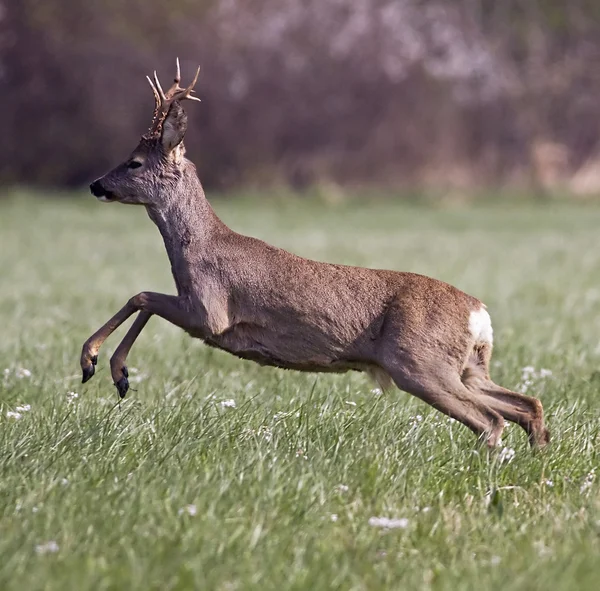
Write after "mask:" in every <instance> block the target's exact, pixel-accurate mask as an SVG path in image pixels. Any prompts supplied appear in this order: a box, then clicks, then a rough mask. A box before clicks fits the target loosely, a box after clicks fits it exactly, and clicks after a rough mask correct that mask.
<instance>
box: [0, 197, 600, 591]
mask: <svg viewBox="0 0 600 591" xmlns="http://www.w3.org/2000/svg"><path fill="white" fill-rule="evenodd" d="M216 209H217V210H218V212H219V213H220V215H221V216H222V217H223V218H224V219H225V221H226V222H228V223H229V224H230V225H231V226H232V227H234V228H235V229H236V230H238V231H242V232H246V233H249V234H252V235H255V236H260V237H261V238H264V239H266V240H268V241H270V242H273V243H275V244H277V245H279V246H282V247H285V248H288V249H290V250H292V251H294V252H296V253H298V254H302V255H305V256H308V257H313V258H317V259H322V260H329V261H336V262H342V263H351V264H358V265H368V266H376V267H387V268H393V269H398V270H410V271H416V272H421V273H425V274H428V275H432V276H435V277H438V278H440V279H443V280H446V281H449V282H451V283H453V284H454V285H456V286H458V287H460V288H462V289H463V290H465V291H467V292H469V293H472V294H473V295H475V296H477V297H480V298H481V299H483V300H484V301H485V302H486V303H487V304H488V308H489V310H490V312H491V314H492V318H493V321H494V327H495V338H496V343H497V346H496V351H495V355H494V360H493V376H494V378H496V380H497V381H499V382H500V383H502V384H504V385H506V386H507V387H512V388H517V387H519V384H521V383H522V380H523V376H522V374H523V368H524V367H526V366H533V367H534V368H535V369H536V372H538V373H536V375H535V376H534V378H533V380H532V383H531V384H530V385H529V386H528V392H529V393H532V394H534V395H536V396H538V397H540V398H541V399H542V401H543V403H544V405H545V408H546V413H547V421H548V424H549V427H550V429H551V431H552V434H553V441H552V444H551V446H550V447H549V448H548V449H547V450H545V451H543V452H541V453H532V452H531V451H530V450H529V449H528V447H527V444H526V441H525V437H524V434H523V433H522V432H521V431H520V430H519V429H518V428H517V427H515V426H510V427H509V428H508V429H507V430H506V434H505V437H504V445H505V446H506V447H507V448H512V449H514V450H515V455H514V458H512V460H508V459H505V461H502V459H503V456H502V455H499V454H492V455H489V456H488V454H487V452H485V451H483V450H481V449H480V448H478V447H477V446H476V441H475V439H474V437H473V436H472V435H471V434H470V432H468V431H467V430H466V429H465V428H464V427H462V426H461V425H459V424H457V423H455V422H452V421H450V420H449V419H446V418H445V417H443V416H442V415H440V414H438V413H436V412H435V411H433V410H431V409H430V408H429V407H427V406H425V405H424V404H422V403H420V402H418V401H416V400H415V399H413V398H411V397H409V396H408V395H407V394H404V393H401V392H397V391H394V392H392V393H390V394H388V395H385V396H378V395H377V394H375V393H373V392H372V388H373V386H372V384H370V383H369V382H368V380H367V379H366V378H365V377H364V376H362V375H360V374H346V375H341V376H327V375H320V376H316V375H311V374H299V373H292V372H284V371H280V370H275V369H269V368H261V367H259V366H257V365H254V364H252V363H250V362H244V361H240V360H237V359H235V358H234V357H231V356H228V355H227V354H225V353H221V352H218V351H214V350H209V349H208V348H207V347H205V346H204V345H203V344H202V343H200V342H199V341H193V340H192V339H190V338H189V337H187V336H186V335H185V334H184V333H183V332H181V331H179V330H178V329H176V328H174V327H173V326H170V325H168V324H166V323H165V322H164V321H162V320H160V319H156V318H154V319H152V320H151V321H150V323H149V324H148V326H147V328H146V330H145V331H144V333H143V334H142V335H141V337H140V338H139V340H138V342H137V343H136V345H135V346H134V348H133V350H132V352H131V354H130V357H129V366H130V368H131V371H132V374H135V375H134V382H137V383H132V386H133V387H134V388H137V391H136V392H130V393H129V395H128V397H127V398H126V400H125V401H124V402H123V403H122V404H121V407H120V408H119V407H118V406H117V404H116V393H115V391H114V388H113V386H112V384H111V380H110V372H109V371H108V359H109V357H110V354H111V352H112V351H113V350H114V348H115V347H116V345H117V343H118V341H119V337H121V336H122V335H123V334H124V329H123V330H121V331H119V333H118V334H116V335H114V336H113V337H112V338H111V339H110V340H109V341H108V342H107V344H106V345H105V347H104V349H102V351H101V355H100V360H99V365H98V371H97V375H96V376H95V377H94V379H93V380H92V381H91V382H89V383H88V384H86V385H85V386H82V385H81V383H80V374H79V368H78V358H79V353H80V348H81V345H82V343H83V341H84V340H85V339H86V338H87V337H88V336H89V335H90V334H91V333H92V332H93V331H94V330H95V329H96V328H97V327H98V326H99V325H100V324H102V323H103V322H104V321H105V320H106V319H107V318H108V317H109V316H110V315H112V314H113V313H114V312H115V311H116V310H117V309H118V308H119V307H121V306H122V305H123V304H124V303H125V302H126V300H127V299H128V298H129V297H130V296H132V295H133V294H135V293H137V292H139V291H142V290H156V291H165V292H168V293H172V292H173V290H174V287H173V285H172V279H171V277H170V272H169V266H168V262H167V259H166V255H165V254H164V252H163V245H162V242H161V239H160V236H159V234H158V232H157V231H156V229H155V228H154V226H153V225H152V224H151V222H150V221H149V220H148V218H147V217H146V215H145V212H144V210H143V209H140V208H133V207H129V208H127V207H123V206H118V205H110V206H107V205H101V204H98V203H96V202H95V201H94V200H93V199H92V198H91V197H90V196H89V195H86V194H84V193H82V194H81V195H75V196H73V198H72V199H66V200H62V201H61V200H58V199H52V198H46V199H37V200H36V199H33V198H30V197H27V196H24V195H13V196H12V197H11V198H9V199H5V200H3V201H0V272H1V275H0V327H1V329H0V330H1V338H0V411H1V413H0V462H1V463H0V466H1V475H0V498H1V504H0V556H1V557H2V560H1V562H0V588H1V589H3V590H10V589H19V590H21V589H28V590H35V589H61V590H62V589H77V590H85V589H94V590H102V589H161V590H164V589H192V588H194V589H221V590H224V591H225V590H227V591H234V590H245V589H261V590H263V589H265V590H268V589H311V590H312V589H356V590H358V589H449V590H457V589H477V590H481V589H502V590H516V589H527V590H531V589H540V590H541V589H544V590H548V589H557V590H562V589H564V590H572V589H596V588H597V582H598V578H599V576H600V561H599V559H598V556H599V554H600V491H599V487H598V484H597V481H598V479H599V478H600V470H598V472H599V473H598V475H597V476H596V478H595V479H594V473H593V470H594V469H595V468H596V466H598V463H599V451H600V435H599V433H600V400H599V397H600V395H599V392H598V390H599V387H600V372H599V369H600V368H599V366H600V363H599V361H600V249H599V248H598V245H599V238H598V228H599V227H600V207H597V206H592V205H588V206H581V205H574V204H567V203H554V204H545V205H544V204H537V205H536V204H522V205H519V204H516V203H511V204H510V205H505V206H503V205H502V204H501V203H493V202H490V203H487V204H484V205H478V206H473V207H471V208H469V209H465V208H454V209H452V208H450V209H434V208H432V207H428V208H426V207H418V206H416V205H412V206H411V205H401V204H398V203H394V202H393V201H390V202H377V203H372V204H365V205H356V204H354V205H342V206H339V207H326V206H323V205H319V204H317V203H315V202H303V201H300V200H296V201H290V202H287V203H286V202H282V201H280V200H277V199H271V200H268V201H263V202H260V201H258V200H254V199H226V198H223V199H221V200H219V201H218V202H217V203H216ZM4 368H6V369H7V371H6V372H5V374H6V375H4V376H3V375H2V373H1V372H2V370H4ZM20 368H25V369H27V370H29V371H30V372H31V375H30V376H24V377H18V376H19V375H22V373H23V372H22V371H21V369H20ZM134 368H139V369H138V370H137V372H136V371H135V370H134ZM542 368H546V369H550V370H551V371H552V376H550V377H544V378H542V377H539V370H540V369H542ZM19 372H20V373H19ZM69 392H77V393H78V395H79V396H78V397H77V398H73V399H72V400H71V401H70V400H69V398H70V395H69V394H68V393H69ZM71 396H72V395H71ZM229 399H233V400H234V401H235V404H236V407H235V408H231V407H227V406H223V405H221V402H222V401H225V400H229ZM25 404H29V405H31V410H30V411H20V412H21V415H22V417H21V418H20V419H15V418H11V417H7V412H19V411H17V410H16V408H17V407H18V406H23V405H25ZM504 455H506V454H504ZM190 513H195V514H190ZM372 517H388V518H395V519H406V520H407V521H406V522H405V523H404V525H405V526H406V527H403V528H396V529H382V528H379V527H376V526H374V525H370V524H369V520H370V518H372ZM49 542H54V543H55V545H48V543H49ZM54 550H55V551H54Z"/></svg>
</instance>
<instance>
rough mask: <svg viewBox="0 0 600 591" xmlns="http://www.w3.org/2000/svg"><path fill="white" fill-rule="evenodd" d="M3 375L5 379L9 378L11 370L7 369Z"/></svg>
mask: <svg viewBox="0 0 600 591" xmlns="http://www.w3.org/2000/svg"><path fill="white" fill-rule="evenodd" d="M2 375H4V377H5V378H7V377H8V376H9V375H10V369H9V368H8V367H7V368H6V369H5V370H4V371H3V372H2Z"/></svg>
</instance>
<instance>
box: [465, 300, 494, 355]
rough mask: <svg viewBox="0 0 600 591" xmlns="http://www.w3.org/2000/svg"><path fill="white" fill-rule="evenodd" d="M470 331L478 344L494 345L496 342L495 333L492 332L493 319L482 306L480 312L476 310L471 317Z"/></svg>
mask: <svg viewBox="0 0 600 591" xmlns="http://www.w3.org/2000/svg"><path fill="white" fill-rule="evenodd" d="M469 330H470V331H471V334H472V335H473V338H474V339H475V342H476V343H481V344H483V343H488V344H490V345H491V344H492V343H493V341H494V331H493V330H492V319H491V318H490V315H489V314H488V311H487V310H486V309H485V306H483V305H482V306H481V308H480V309H479V310H474V311H473V312H471V315H470V316H469Z"/></svg>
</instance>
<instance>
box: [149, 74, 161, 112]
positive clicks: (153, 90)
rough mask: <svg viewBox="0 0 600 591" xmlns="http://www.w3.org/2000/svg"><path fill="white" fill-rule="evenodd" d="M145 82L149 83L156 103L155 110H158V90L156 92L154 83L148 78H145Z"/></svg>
mask: <svg viewBox="0 0 600 591" xmlns="http://www.w3.org/2000/svg"><path fill="white" fill-rule="evenodd" d="M146 80H148V82H149V83H150V88H152V93H153V94H154V100H155V101H156V108H157V109H158V108H159V107H160V102H161V101H160V94H158V90H156V86H154V82H152V79H151V78H150V76H146Z"/></svg>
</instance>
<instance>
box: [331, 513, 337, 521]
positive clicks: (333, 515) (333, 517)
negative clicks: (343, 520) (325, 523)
mask: <svg viewBox="0 0 600 591" xmlns="http://www.w3.org/2000/svg"><path fill="white" fill-rule="evenodd" d="M329 519H331V521H333V522H336V521H337V520H338V516H337V513H332V514H331V515H330V516H329Z"/></svg>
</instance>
